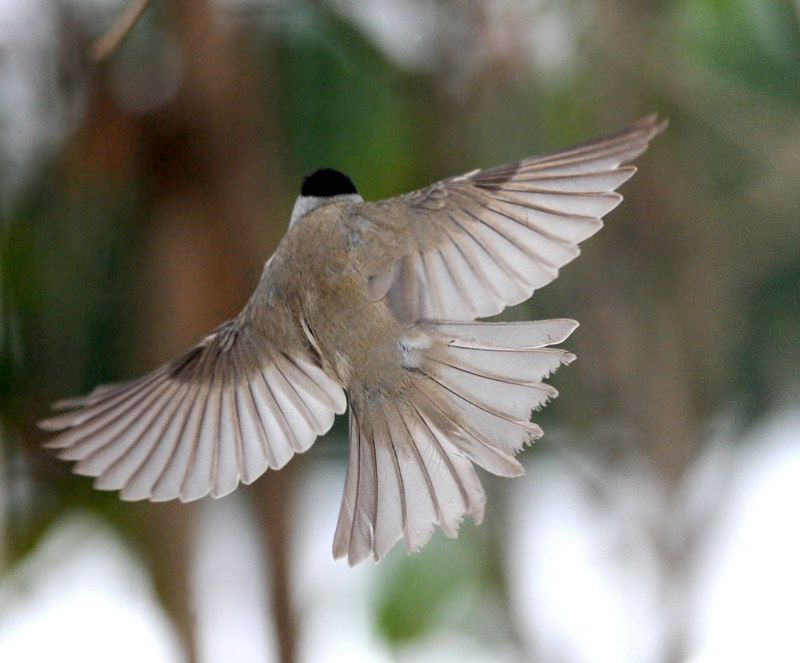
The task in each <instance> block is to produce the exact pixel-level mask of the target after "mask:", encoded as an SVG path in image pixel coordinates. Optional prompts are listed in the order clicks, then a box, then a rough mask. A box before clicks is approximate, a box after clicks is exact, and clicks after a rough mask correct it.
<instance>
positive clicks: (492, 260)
mask: <svg viewBox="0 0 800 663" xmlns="http://www.w3.org/2000/svg"><path fill="white" fill-rule="evenodd" d="M663 127H664V124H663V123H659V122H658V121H657V120H656V119H655V117H649V118H645V119H643V120H641V121H639V122H637V123H635V124H634V125H632V126H631V127H629V128H628V129H626V130H624V131H621V132H619V133H617V134H614V135H611V136H608V137H606V138H602V139H599V140H596V141H592V142H590V143H586V144H584V145H581V146H578V147H574V148H571V149H568V150H564V151H561V152H556V153H553V154H550V155H546V156H540V157H533V158H529V159H523V160H521V161H518V162H515V163H512V164H508V165H506V166H500V167H498V168H494V169H491V170H485V171H474V172H472V173H467V174H466V175H462V176H460V177H454V178H451V179H448V180H444V181H442V182H438V183H436V184H433V185H431V186H429V187H427V188H424V189H421V190H419V191H415V192H413V193H409V194H405V195H402V196H398V197H396V198H390V199H388V200H384V201H378V202H371V203H370V202H364V201H363V200H362V199H361V197H360V196H358V194H356V193H355V189H354V188H353V187H352V183H351V182H349V180H348V179H347V178H346V177H345V176H343V175H341V174H340V173H336V172H335V171H318V173H317V174H315V175H312V176H311V177H310V178H308V179H307V180H306V183H305V184H304V188H303V191H304V193H305V194H306V195H304V196H301V197H300V198H299V199H298V203H297V204H296V205H295V210H294V212H293V215H292V221H291V224H290V228H289V230H288V232H287V234H286V237H285V238H284V239H283V241H282V242H281V244H280V246H279V247H278V249H277V251H276V252H275V254H274V255H273V256H272V257H271V258H270V259H269V260H268V261H267V263H266V265H265V267H264V273H263V275H262V277H261V280H260V282H259V284H258V287H257V288H256V290H255V293H254V294H253V296H252V298H251V299H250V301H249V302H248V303H247V305H246V306H245V308H244V310H243V311H242V312H241V314H240V315H239V316H238V317H237V318H235V319H234V320H231V321H229V322H226V323H225V324H223V325H221V326H220V327H219V328H218V329H217V330H216V331H214V332H213V333H212V334H210V335H209V336H208V337H206V339H205V340H204V341H203V342H202V343H200V344H199V345H198V346H196V347H195V348H193V349H191V350H190V351H189V352H187V353H186V354H184V355H183V356H182V357H180V358H178V359H176V360H174V361H173V362H171V363H169V364H166V365H165V366H163V367H161V368H159V369H157V370H156V371H154V372H153V373H150V374H149V375H146V376H144V377H142V378H139V379H137V380H133V381H131V382H126V383H122V384H114V385H107V386H101V387H98V388H97V389H95V390H94V391H93V392H92V393H91V394H89V395H88V396H85V397H82V398H76V399H71V400H66V401H62V402H60V403H56V404H55V406H54V407H55V408H56V409H59V410H67V411H66V412H64V413H61V414H57V415H56V416H54V417H52V418H50V419H46V420H44V421H43V422H41V426H42V427H43V428H45V429H48V430H53V431H59V433H58V434H57V435H56V436H55V437H54V438H53V439H52V440H50V441H49V442H48V446H51V447H55V448H57V449H59V456H60V457H62V458H64V459H67V460H75V461H77V463H76V465H75V467H74V470H75V471H76V472H77V473H79V474H87V475H90V476H95V477H97V479H96V484H95V485H96V486H97V487H98V488H102V489H111V490H120V495H121V497H122V498H123V499H130V500H136V499H150V500H154V501H158V500H168V499H174V498H178V499H180V500H183V501H189V500H193V499H197V498H199V497H203V496H204V495H209V494H210V495H212V496H214V497H220V496H222V495H225V494H227V493H229V492H231V491H232V490H234V489H235V488H236V486H237V485H238V483H239V482H240V481H241V482H243V483H250V482H252V481H254V480H255V479H256V478H257V477H259V476H260V475H261V474H262V473H263V472H264V471H265V470H267V469H268V468H272V469H278V468H280V467H282V466H283V465H285V464H286V463H287V462H288V461H289V460H290V459H291V457H292V456H293V455H294V454H295V453H301V452H303V451H306V450H307V449H308V448H309V447H310V446H311V445H312V443H313V442H314V440H315V439H316V437H317V436H318V435H321V434H323V433H325V432H326V431H327V430H328V429H329V428H330V426H331V425H332V423H333V419H334V415H335V414H338V413H342V412H344V411H345V410H346V409H347V401H346V399H345V391H347V393H348V396H349V402H350V415H349V417H350V457H349V463H348V470H347V480H346V484H345V492H344V497H343V499H342V507H341V512H340V516H339V523H338V526H337V529H336V534H335V537H334V544H333V551H334V555H335V556H336V557H337V558H338V557H344V556H346V557H347V559H348V561H349V562H350V564H356V563H358V562H360V561H361V560H363V559H364V558H366V557H368V556H370V555H372V556H373V557H374V558H375V559H376V560H377V559H380V558H381V557H382V556H383V555H384V554H385V553H386V552H387V551H388V550H389V549H390V548H391V547H392V546H393V545H394V544H395V543H396V542H397V541H398V540H400V539H401V538H402V539H403V540H404V542H405V545H406V549H407V550H409V551H414V550H417V549H419V547H420V546H422V545H423V544H424V543H425V542H426V541H427V540H428V539H429V538H430V535H431V533H432V531H433V529H434V527H435V526H436V525H438V526H439V527H441V528H442V530H443V531H444V533H445V534H447V535H448V536H455V535H456V533H457V531H458V527H459V524H460V522H461V520H462V519H463V518H464V516H466V515H469V516H472V517H473V518H474V519H475V520H476V521H478V522H479V521H480V520H481V519H482V517H483V509H484V502H485V496H484V492H483V489H482V487H481V484H480V481H479V480H478V477H477V475H476V473H475V470H474V466H473V464H476V465H479V466H481V467H483V468H484V469H486V470H488V471H489V472H492V473H494V474H498V475H502V476H515V475H518V474H521V473H522V466H521V465H520V464H519V463H518V461H517V460H516V459H515V458H514V456H515V454H516V453H517V452H518V451H519V450H520V449H521V448H522V447H523V446H524V445H525V444H526V443H529V442H530V441H532V440H533V439H535V438H537V437H539V436H540V435H541V429H540V428H539V427H538V426H537V425H536V424H534V423H532V422H531V421H530V414H531V411H532V410H536V409H538V408H540V407H542V406H543V405H544V404H545V403H546V402H547V401H548V400H549V399H550V398H553V397H555V396H556V391H555V389H553V388H552V387H550V386H549V385H546V384H544V383H543V382H542V381H541V380H542V379H544V378H546V377H547V376H548V375H549V374H550V373H552V372H553V371H554V370H555V369H556V368H558V367H559V366H560V365H562V364H566V363H569V362H570V361H572V360H573V359H574V356H573V355H571V354H570V353H569V352H567V351H565V350H561V349H556V348H551V347H548V346H551V345H553V344H557V343H560V342H561V341H563V340H564V339H565V338H566V337H567V336H569V334H570V333H571V332H572V330H573V329H574V328H575V327H576V326H577V323H576V322H574V321H571V320H546V321H536V322H518V323H479V322H472V321H473V320H475V319H476V318H482V317H487V316H491V315H494V314H495V313H498V312H500V311H501V310H502V309H503V308H505V307H506V306H509V305H511V304H516V303H518V302H521V301H524V300H525V299H527V298H528V297H530V296H531V294H532V293H533V292H534V290H536V289H538V288H540V287H542V286H544V285H546V284H547V283H549V282H550V281H552V280H553V279H554V278H556V276H557V275H558V270H559V268H560V267H562V266H563V265H565V264H566V263H568V262H569V261H571V260H572V259H574V258H575V257H576V256H577V255H578V253H579V249H578V243H579V242H581V241H583V240H584V239H586V238H587V237H589V236H590V235H592V234H594V233H595V232H596V231H597V230H598V229H599V228H600V227H601V226H602V221H601V217H602V216H603V215H604V214H606V213H607V212H609V211H610V210H611V209H613V208H614V207H616V205H617V204H619V202H620V201H621V200H622V197H621V196H620V195H619V194H618V193H615V190H616V188H617V187H619V186H620V185H621V184H622V183H623V182H624V181H625V180H627V179H628V178H629V177H631V175H633V173H634V172H635V168H634V167H632V166H625V165H623V164H625V163H627V162H630V161H631V160H632V159H634V158H635V157H637V156H638V155H639V154H641V153H642V152H643V151H644V150H645V149H646V148H647V145H648V142H649V141H650V140H651V139H652V138H653V137H654V136H655V135H656V134H657V133H658V132H659V131H660V130H661V129H662V128H663ZM330 173H333V175H330ZM331 178H333V179H331ZM320 182H321V183H322V184H323V185H324V186H322V188H319V187H320Z"/></svg>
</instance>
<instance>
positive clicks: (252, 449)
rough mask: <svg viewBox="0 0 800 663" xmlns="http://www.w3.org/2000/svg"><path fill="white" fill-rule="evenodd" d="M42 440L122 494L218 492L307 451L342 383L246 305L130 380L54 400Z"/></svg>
mask: <svg viewBox="0 0 800 663" xmlns="http://www.w3.org/2000/svg"><path fill="white" fill-rule="evenodd" d="M54 407H55V408H56V409H70V410H71V411H70V412H67V413H65V414H59V415H56V416H53V417H51V418H49V419H45V420H44V421H41V422H40V424H39V425H40V426H41V427H42V428H44V429H46V430H51V431H61V432H60V433H59V434H58V435H57V436H56V437H54V438H53V439H52V440H50V441H49V442H47V443H46V446H49V447H54V448H57V449H59V454H58V455H59V457H61V458H63V459H65V460H76V461H78V462H77V463H76V465H75V466H74V468H73V469H74V471H75V472H77V473H78V474H85V475H89V476H94V477H97V480H96V481H95V486H96V487H97V488H100V489H106V490H120V491H121V494H120V497H122V499H127V500H138V499H149V500H152V501H162V500H169V499H173V498H179V499H180V500H181V501H184V502H186V501H190V500H194V499H198V498H200V497H203V496H204V495H208V494H211V495H212V496H213V497H221V496H222V495H226V494H227V493H229V492H231V491H232V490H234V489H235V488H236V486H237V485H238V483H239V481H241V482H243V483H246V484H247V483H251V482H252V481H254V480H255V479H256V478H257V477H259V476H260V475H261V474H262V473H263V472H264V471H266V470H267V469H268V468H273V469H277V468H280V467H283V466H284V465H285V464H286V463H287V462H288V461H289V459H290V458H291V457H292V456H293V455H294V454H295V453H302V452H303V451H306V450H307V449H308V448H309V447H310V446H311V445H312V444H313V442H314V440H315V439H316V438H317V436H318V435H321V434H323V433H325V432H326V431H327V430H328V429H329V428H330V427H331V425H332V424H333V419H334V413H337V414H340V413H342V412H344V411H345V409H346V407H347V402H346V399H345V395H344V392H343V390H342V386H341V385H340V384H339V383H338V382H337V381H335V380H334V379H333V378H331V377H330V376H329V375H328V374H327V373H326V372H325V371H324V370H323V369H322V368H320V365H319V363H318V362H317V361H316V360H315V358H314V356H313V351H311V350H306V349H303V348H300V349H294V350H292V351H285V350H281V349H279V348H278V347H276V346H275V344H274V343H273V342H272V341H271V340H270V339H269V338H267V337H266V336H265V335H264V333H263V332H261V331H260V330H258V329H257V328H256V327H255V326H254V325H253V324H252V323H251V322H249V321H248V318H247V316H246V315H245V314H242V315H241V316H239V317H238V318H236V319H234V320H231V321H229V322H226V323H225V324H223V325H222V326H220V327H219V328H218V329H217V330H216V331H215V332H213V333H212V334H210V335H209V336H208V337H206V339H205V340H204V341H203V342H202V343H200V344H199V345H197V346H195V347H194V348H193V349H191V350H189V351H188V352H187V353H185V354H184V355H183V356H182V357H179V358H178V359H176V360H174V361H172V362H170V363H168V364H166V365H164V366H162V367H161V368H159V369H157V370H155V371H154V372H152V373H150V374H148V375H145V376H143V377H141V378H139V379H137V380H133V381H131V382H126V383H120V384H111V385H103V386H100V387H98V388H96V389H95V390H94V391H93V392H92V393H91V394H89V395H88V396H84V397H81V398H75V399H69V400H66V401H61V402H59V403H56V404H55V405H54Z"/></svg>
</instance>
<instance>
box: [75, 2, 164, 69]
mask: <svg viewBox="0 0 800 663" xmlns="http://www.w3.org/2000/svg"><path fill="white" fill-rule="evenodd" d="M152 1H153V0H131V2H130V3H128V6H127V7H126V8H125V11H124V12H122V15H121V16H120V17H119V18H118V19H117V22H116V23H114V25H112V26H111V29H110V30H108V32H106V33H105V34H104V35H103V36H102V37H100V39H98V40H97V41H96V42H94V44H92V47H91V50H90V55H91V58H92V60H94V61H95V62H100V61H101V60H105V59H106V58H107V57H108V56H109V55H111V54H112V53H113V52H114V51H115V50H117V48H119V45H120V44H121V43H122V42H123V41H124V39H125V37H127V36H128V34H129V33H130V31H131V30H132V29H133V26H135V25H136V24H137V23H138V22H139V19H140V18H141V17H142V14H144V12H145V10H146V9H147V7H148V6H149V5H150V3H151V2H152Z"/></svg>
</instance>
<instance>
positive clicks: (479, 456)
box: [333, 320, 578, 565]
mask: <svg viewBox="0 0 800 663" xmlns="http://www.w3.org/2000/svg"><path fill="white" fill-rule="evenodd" d="M577 326H578V323H577V322H575V321H573V320H545V321H539V322H512V323H475V322H468V323H460V322H447V323H424V324H420V325H418V326H416V327H415V328H413V329H412V330H410V332H409V334H408V335H407V337H406V338H405V339H404V340H403V341H401V343H400V350H401V353H402V356H403V363H404V367H405V378H406V379H405V381H404V384H403V386H402V388H401V389H400V390H399V391H397V392H395V393H392V394H387V393H385V392H378V391H377V390H374V389H372V390H371V389H368V388H366V387H358V386H354V387H352V388H351V390H350V459H349V465H348V469H347V480H346V484H345V491H344V496H343V498H342V506H341V511H340V513H339V522H338V525H337V528H336V535H335V537H334V541H333V554H334V557H336V558H337V559H338V558H340V557H344V556H347V560H348V562H349V563H350V565H355V564H357V563H359V562H361V561H362V560H364V559H366V558H367V557H368V556H370V555H372V556H373V557H374V558H375V560H379V559H380V558H381V557H383V555H385V554H386V553H387V552H388V551H389V549H390V548H392V546H394V544H395V543H397V542H398V541H399V540H400V539H401V538H402V539H403V540H404V542H405V547H406V550H407V551H408V552H415V551H416V550H419V548H420V547H421V546H423V545H424V544H425V543H426V542H427V541H428V539H429V538H430V537H431V534H432V533H433V530H434V527H435V526H436V525H439V526H440V527H441V528H442V531H443V532H444V533H445V534H446V535H447V536H449V537H455V536H457V534H458V528H459V526H460V524H461V521H462V520H463V518H464V516H467V515H469V516H472V518H473V519H474V520H475V522H476V523H480V522H481V520H482V519H483V512H484V504H485V502H486V496H485V494H484V492H483V487H482V486H481V483H480V481H479V480H478V477H477V475H476V474H475V469H474V467H473V463H474V464H476V465H479V466H480V467H482V468H484V469H485V470H488V471H489V472H491V473H493V474H497V475H500V476H518V475H520V474H523V472H524V470H523V468H522V465H520V463H519V462H518V461H517V460H516V459H515V458H514V455H515V454H516V453H518V452H519V451H520V450H521V449H522V448H523V446H524V445H525V444H530V443H531V442H533V440H534V439H536V438H538V437H540V436H541V434H542V430H541V428H539V426H537V425H536V424H534V423H532V422H531V421H530V416H531V411H532V410H538V409H539V408H541V407H542V406H544V405H545V403H547V401H548V400H550V399H551V398H555V396H557V395H558V392H557V391H556V390H555V389H554V388H553V387H551V386H550V385H547V384H544V383H542V382H541V381H540V380H542V379H543V378H545V377H547V376H548V375H550V374H551V373H552V372H553V371H554V370H555V369H556V368H558V367H559V366H560V365H562V364H568V363H570V362H571V361H572V360H573V359H574V358H575V356H574V355H572V354H570V353H569V352H567V351H566V350H561V349H559V348H548V347H546V346H548V345H551V344H554V343H560V342H561V341H563V340H564V339H565V338H567V336H569V335H570V334H571V333H572V331H573V330H574V329H575V328H576V327H577Z"/></svg>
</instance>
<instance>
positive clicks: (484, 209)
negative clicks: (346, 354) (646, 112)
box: [352, 116, 666, 325]
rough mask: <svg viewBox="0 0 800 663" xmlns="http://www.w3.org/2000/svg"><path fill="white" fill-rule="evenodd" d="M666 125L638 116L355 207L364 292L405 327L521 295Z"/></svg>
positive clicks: (578, 238)
mask: <svg viewBox="0 0 800 663" xmlns="http://www.w3.org/2000/svg"><path fill="white" fill-rule="evenodd" d="M665 124H666V123H665V122H659V121H658V120H657V119H656V117H655V116H651V117H647V118H644V119H642V120H640V121H638V122H636V123H635V124H633V125H631V126H630V127H628V128H627V129H625V130H623V131H621V132H619V133H616V134H613V135H610V136H606V137H605V138H600V139H598V140H594V141H591V142H589V143H585V144H583V145H579V146H577V147H573V148H570V149H567V150H563V151H560V152H555V153H553V154H548V155H544V156H539V157H532V158H529V159H523V160H522V161H517V162H515V163H511V164H508V165H505V166H500V167H498V168H493V169H491V170H479V171H474V172H471V173H467V174H465V175H462V176H460V177H454V178H451V179H447V180H443V181H441V182H438V183H436V184H433V185H431V186H429V187H426V188H424V189H420V190H419V191H415V192H412V193H409V194H406V195H403V196H399V197H397V198H390V199H388V200H385V201H380V202H375V203H360V204H357V205H354V214H353V216H352V218H353V219H354V223H355V224H356V225H355V226H354V228H353V233H354V237H357V238H358V241H357V242H355V243H354V248H355V251H356V255H357V260H358V262H359V264H360V266H361V269H362V270H363V271H364V274H365V276H366V277H367V279H368V295H369V297H370V298H371V299H372V300H373V301H377V300H380V299H385V301H386V302H387V304H388V306H389V307H390V309H391V310H392V312H393V313H394V314H395V316H396V317H397V318H398V320H399V321H400V322H401V323H403V324H406V325H410V324H413V323H415V322H417V321H418V320H473V319H475V318H482V317H487V316H491V315H494V314H496V313H499V312H500V311H502V310H503V309H504V308H505V307H506V306H509V305H512V304H517V303H519V302H521V301H524V300H526V299H527V298H528V297H530V296H531V294H532V293H533V291H534V290H536V289H538V288H541V287H542V286H544V285H546V284H548V283H550V281H552V280H553V279H555V278H556V276H558V270H559V268H560V267H562V266H563V265H565V264H566V263H568V262H570V261H571V260H573V259H574V258H575V257H576V256H577V255H578V254H579V252H580V250H579V248H578V243H579V242H582V241H583V240H584V239H586V238H587V237H589V236H591V235H593V234H594V233H595V232H597V230H598V229H599V228H600V227H602V221H601V218H602V216H603V215H604V214H606V213H607V212H609V211H610V210H612V209H613V208H614V207H616V206H617V205H618V204H619V203H620V201H621V200H622V196H621V195H620V194H618V193H615V189H616V188H617V187H619V186H620V185H621V184H622V183H623V182H625V181H626V180H627V179H628V178H629V177H631V176H632V175H633V173H634V172H636V169H635V168H634V167H633V166H625V165H623V164H625V163H627V162H629V161H631V160H632V159H634V158H636V157H637V156H639V155H640V154H641V153H642V152H644V151H645V150H646V149H647V145H648V142H649V141H650V140H651V139H652V138H653V137H654V136H655V135H656V134H657V133H659V132H660V131H661V130H662V129H663V128H664V127H665Z"/></svg>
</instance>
